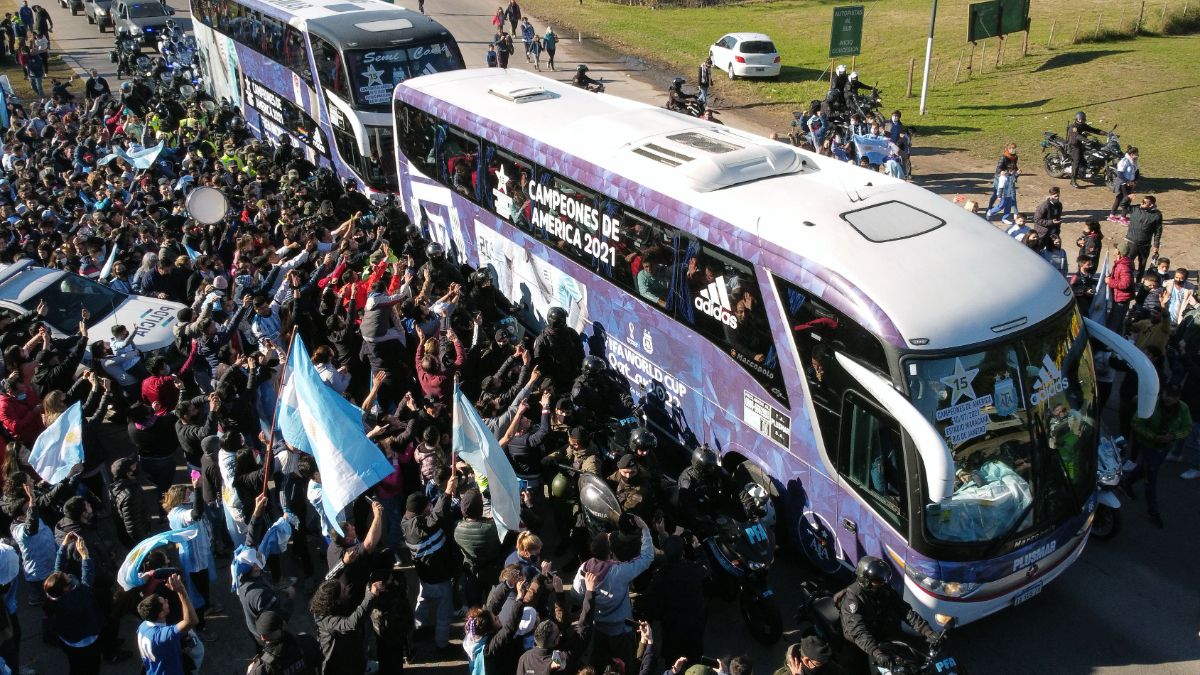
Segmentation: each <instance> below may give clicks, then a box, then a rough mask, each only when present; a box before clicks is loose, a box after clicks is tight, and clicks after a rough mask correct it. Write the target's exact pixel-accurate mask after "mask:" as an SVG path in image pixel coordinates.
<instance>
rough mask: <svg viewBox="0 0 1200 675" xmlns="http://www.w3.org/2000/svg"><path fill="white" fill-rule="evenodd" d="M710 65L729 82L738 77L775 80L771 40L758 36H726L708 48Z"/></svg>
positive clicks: (775, 53)
mask: <svg viewBox="0 0 1200 675" xmlns="http://www.w3.org/2000/svg"><path fill="white" fill-rule="evenodd" d="M708 55H709V56H711V57H712V62H713V65H714V66H716V67H717V68H720V69H721V70H723V71H725V74H726V75H728V76H729V79H731V80H735V79H737V78H739V77H779V71H780V69H781V65H780V63H779V51H778V50H776V49H775V43H774V42H771V38H770V37H768V36H766V35H764V34H762V33H730V34H728V35H726V36H725V37H723V38H721V39H720V40H717V42H716V44H714V45H713V46H711V47H709V48H708Z"/></svg>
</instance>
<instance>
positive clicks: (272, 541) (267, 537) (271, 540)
mask: <svg viewBox="0 0 1200 675" xmlns="http://www.w3.org/2000/svg"><path fill="white" fill-rule="evenodd" d="M293 520H296V516H294V515H292V514H290V513H285V514H283V515H282V516H279V520H276V521H275V522H274V523H272V524H271V527H269V528H267V531H266V533H265V534H263V538H262V541H261V542H259V544H258V554H259V555H261V556H262V557H263V558H266V557H268V556H273V555H279V554H280V553H283V552H284V551H286V550H287V547H288V544H289V543H290V542H291V541H292V527H293V526H294V525H295V524H296V523H299V520H296V522H295V523H293V522H292V521H293Z"/></svg>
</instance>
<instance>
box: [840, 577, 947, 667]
mask: <svg viewBox="0 0 1200 675" xmlns="http://www.w3.org/2000/svg"><path fill="white" fill-rule="evenodd" d="M855 577H856V578H855V581H854V583H852V584H850V585H849V586H848V587H846V589H845V590H844V591H842V592H841V593H838V595H837V596H836V597H835V598H834V602H835V603H836V604H837V606H838V610H839V611H840V612H841V617H842V633H843V635H845V637H846V639H847V640H850V641H851V642H853V643H854V644H855V646H857V647H858V648H859V649H860V650H862V653H863V654H866V655H867V656H869V657H870V658H871V662H872V663H874V664H876V665H878V666H881V667H884V668H889V669H890V668H892V667H893V666H894V665H895V663H894V662H893V659H892V657H891V656H889V655H888V654H887V653H885V652H884V651H883V649H882V648H881V646H880V645H881V644H883V643H885V642H889V641H892V640H897V639H900V637H901V623H907V624H908V625H909V626H911V627H912V629H913V630H914V631H916V632H917V633H919V634H920V635H921V636H922V637H924V638H925V639H926V640H927V641H929V643H930V644H932V643H934V642H935V641H937V639H938V638H939V637H940V636H939V634H938V632H937V631H935V630H934V629H933V628H932V627H930V625H929V623H928V622H926V621H925V619H923V618H921V615H920V614H917V612H916V610H914V609H913V608H912V607H910V606H909V605H908V603H906V602H904V599H903V598H901V597H900V595H899V594H898V593H896V591H895V590H893V589H892V587H891V586H890V585H889V584H890V583H891V580H892V568H891V566H890V565H888V564H887V563H886V562H884V561H883V560H881V559H879V558H876V557H875V556H870V555H868V556H863V557H862V558H859V560H858V565H857V566H856V567H855Z"/></svg>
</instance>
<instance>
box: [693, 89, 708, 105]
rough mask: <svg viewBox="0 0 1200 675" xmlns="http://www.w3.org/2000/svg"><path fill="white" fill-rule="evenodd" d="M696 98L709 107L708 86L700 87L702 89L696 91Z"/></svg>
mask: <svg viewBox="0 0 1200 675" xmlns="http://www.w3.org/2000/svg"><path fill="white" fill-rule="evenodd" d="M696 100H697V101H699V102H700V105H702V106H704V107H705V108H707V107H708V87H700V91H698V92H696Z"/></svg>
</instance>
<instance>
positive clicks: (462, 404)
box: [451, 384, 521, 541]
mask: <svg viewBox="0 0 1200 675" xmlns="http://www.w3.org/2000/svg"><path fill="white" fill-rule="evenodd" d="M451 443H452V447H453V449H454V454H456V455H458V458H459V459H461V460H463V461H464V462H466V463H467V464H470V465H471V468H472V469H475V475H476V476H477V477H479V476H482V477H484V478H485V479H486V480H487V490H488V495H489V498H490V500H491V504H492V520H494V521H496V533H497V534H499V535H500V541H504V537H505V535H507V534H508V533H509V532H510V531H512V532H518V531H520V529H521V489H520V487H519V484H518V483H517V474H516V472H515V471H513V468H512V464H511V463H510V462H509V461H508V455H505V454H504V450H502V449H501V448H500V442H499V441H497V440H496V437H495V436H493V435H492V432H491V430H490V429H488V428H487V426H486V425H485V424H484V423H483V418H481V417H480V416H479V411H477V410H475V406H473V405H471V402H470V401H468V400H467V397H466V395H464V394H463V393H462V390H461V389H459V388H458V385H457V384H456V385H454V430H453V437H452V439H451Z"/></svg>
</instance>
